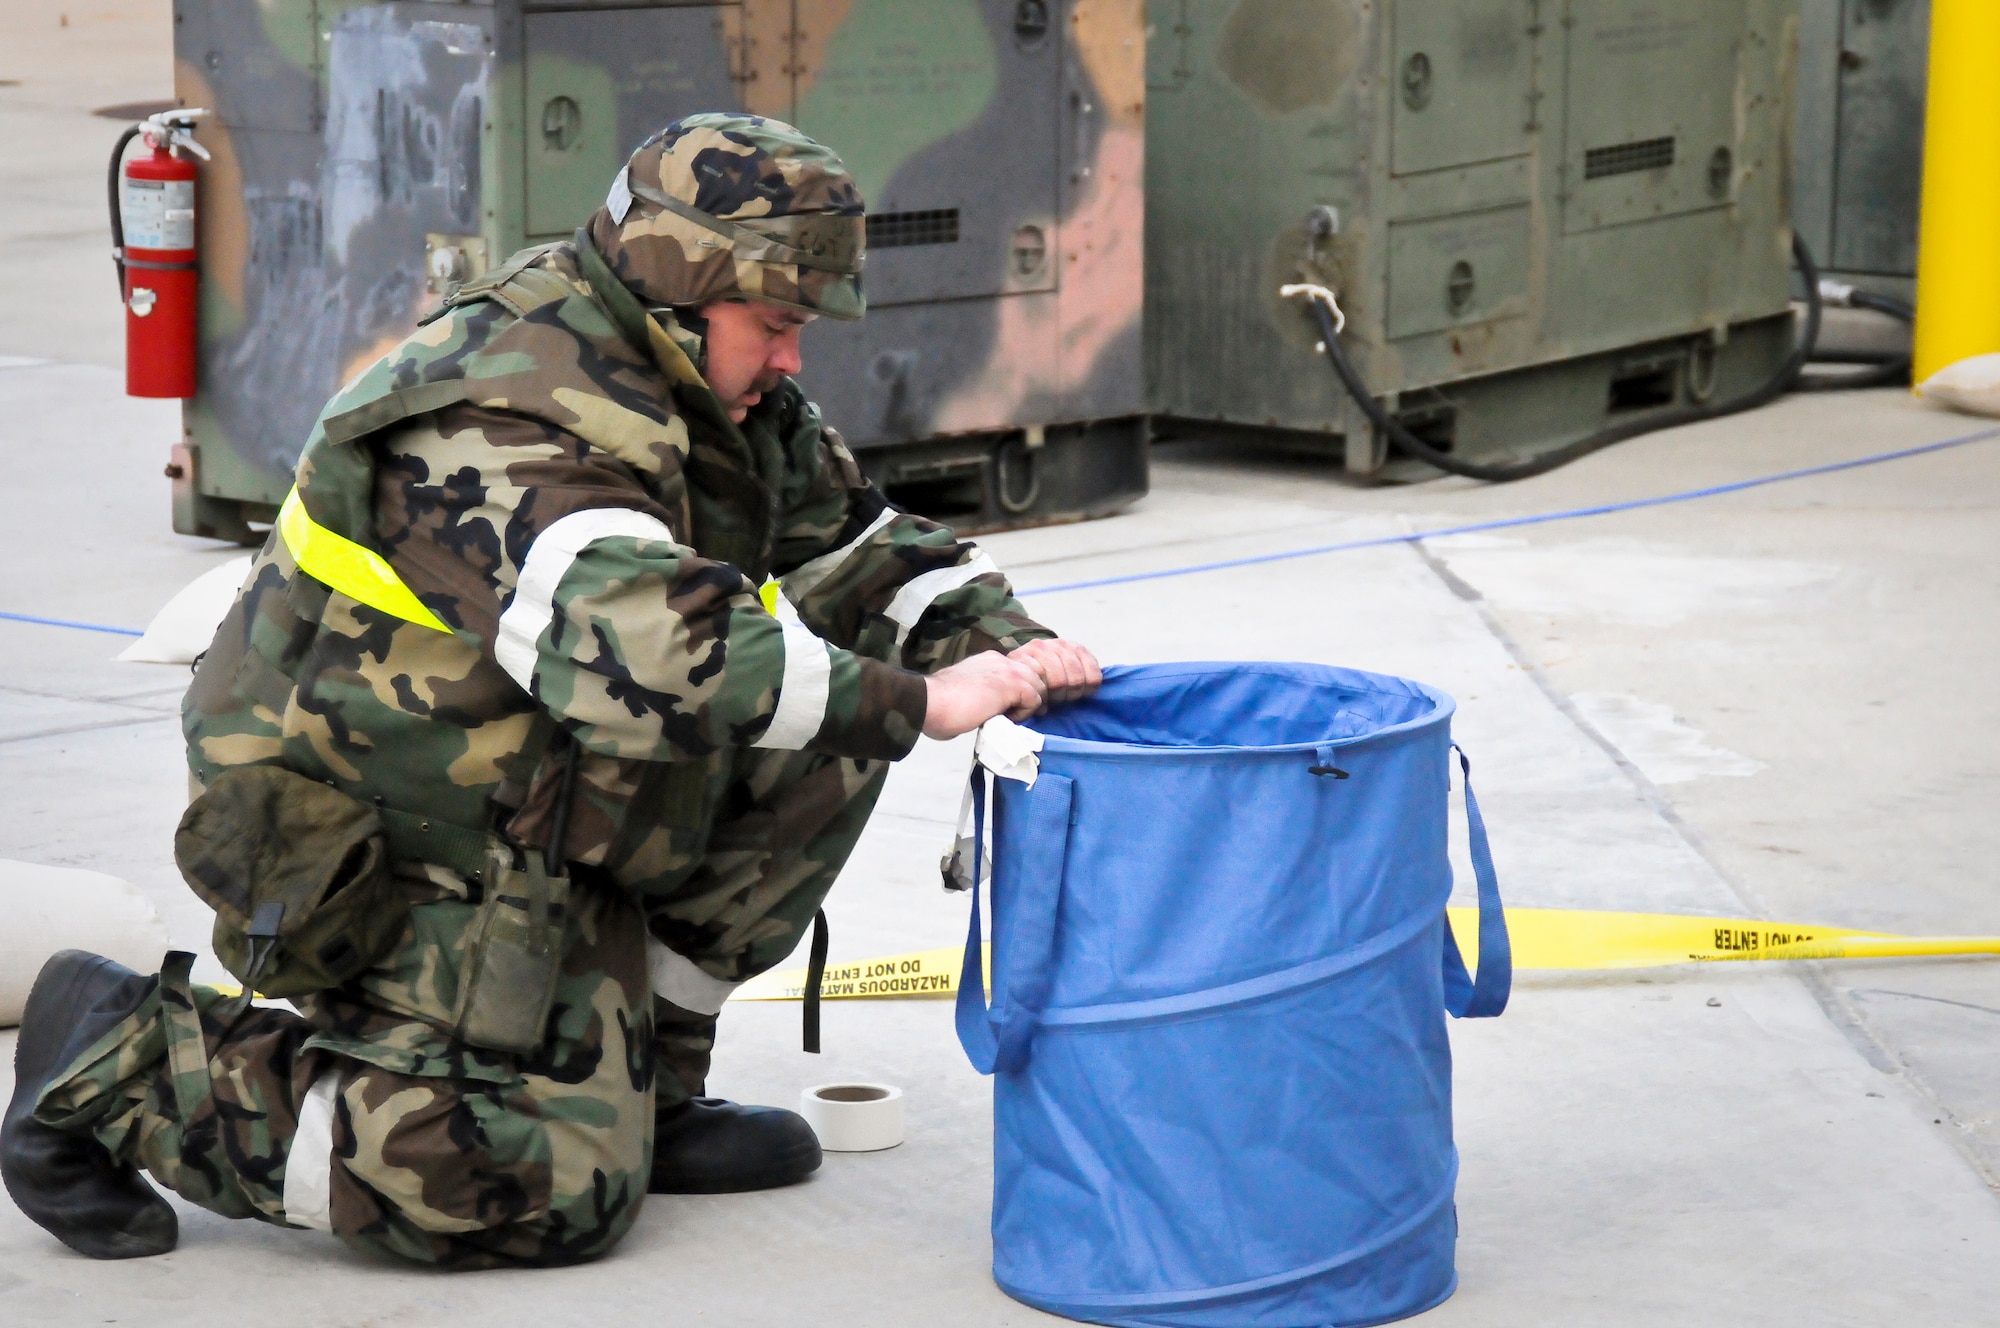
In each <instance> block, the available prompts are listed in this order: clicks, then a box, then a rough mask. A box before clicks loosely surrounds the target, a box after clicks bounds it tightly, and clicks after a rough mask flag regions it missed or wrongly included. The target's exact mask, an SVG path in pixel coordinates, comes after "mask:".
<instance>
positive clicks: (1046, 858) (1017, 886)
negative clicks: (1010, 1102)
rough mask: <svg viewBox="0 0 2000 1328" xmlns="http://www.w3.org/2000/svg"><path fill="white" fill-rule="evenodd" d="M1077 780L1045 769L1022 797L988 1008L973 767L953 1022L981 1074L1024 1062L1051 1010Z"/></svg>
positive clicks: (979, 778)
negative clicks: (967, 906)
mask: <svg viewBox="0 0 2000 1328" xmlns="http://www.w3.org/2000/svg"><path fill="white" fill-rule="evenodd" d="M1075 792H1076V786H1075V783H1074V782H1073V781H1071V780H1068V779H1065V778H1064V777H1062V776H1061V775H1051V774H1049V773H1048V772H1046V771H1044V772H1043V773H1042V774H1041V776H1040V777H1039V778H1038V779H1036V780H1035V783H1034V785H1033V786H1032V787H1031V788H1030V789H1029V790H1028V791H1027V792H1026V794H1025V795H1024V807H1023V813H1024V815H1025V816H1026V817H1027V825H1026V827H1025V833H1023V834H1022V835H1021V836H1020V837H1019V840H1018V841H1017V842H1018V843H1019V845H1020V848H1021V858H1020V861H1019V862H1018V863H1017V864H1016V869H1015V870H1013V871H1012V872H1011V873H1010V875H1009V879H1010V880H1011V881H1012V882H1014V885H1013V886H1012V887H1011V888H1012V889H1013V890H1015V891H1016V892H1017V897H1016V898H1013V899H1010V900H1009V901H1008V909H1009V913H1010V916H1011V917H1012V918H1013V919H1014V924H1013V927H1012V929H1011V932H1010V934H1009V936H1008V945H1007V947H1006V949H1005V951H1004V953H1003V952H1002V950H1001V949H1000V948H999V947H997V946H996V947H995V949H994V955H993V1005H992V1008H991V1009H988V1008H987V1005H986V979H985V974H984V972H983V971H982V969H983V965H982V964H981V962H980V960H981V956H980V950H981V945H980V941H981V937H980V933H979V885H980V875H981V873H980V863H981V859H982V858H984V857H985V854H983V853H981V852H980V851H979V850H978V848H977V845H978V844H979V843H980V842H981V841H982V840H983V839H984V837H985V827H986V771H985V770H984V769H982V768H981V767H980V766H979V765H978V763H976V762H975V763H974V765H973V767H972V840H973V844H974V846H975V847H974V850H973V854H972V917H971V921H970V922H969V923H968V924H967V926H966V933H965V959H964V967H963V968H962V969H961V970H960V971H959V973H960V976H959V980H958V1006H957V1009H956V1010H955V1012H954V1018H953V1022H954V1023H955V1024H956V1025H957V1027H958V1041H959V1045H960V1046H962V1047H964V1048H965V1055H966V1059H968V1060H970V1061H971V1062H972V1066H973V1068H974V1069H976V1070H978V1071H979V1072H980V1073H981V1074H992V1073H993V1072H994V1071H995V1070H1014V1069H1018V1068H1020V1067H1021V1066H1022V1065H1024V1064H1026V1062H1027V1059H1028V1049H1029V1047H1030V1045H1031V1044H1032V1043H1033V1042H1034V1038H1035V1030H1036V1029H1037V1028H1038V1027H1039V1026H1040V1023H1041V1013H1042V1011H1043V1010H1044V1009H1046V1008H1047V1007H1048V997H1049V986H1050V983H1051V980H1052V978H1053V975H1054V968H1055V949H1056V911H1057V908H1058V906H1059V905H1060V904H1061V902H1062V885H1063V862H1064V859H1065V858H1066V857H1067V856H1068V852H1069V826H1070V813H1071V809H1072V808H1073V807H1074V805H1075Z"/></svg>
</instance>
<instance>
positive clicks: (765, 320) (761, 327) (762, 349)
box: [701, 300, 814, 424]
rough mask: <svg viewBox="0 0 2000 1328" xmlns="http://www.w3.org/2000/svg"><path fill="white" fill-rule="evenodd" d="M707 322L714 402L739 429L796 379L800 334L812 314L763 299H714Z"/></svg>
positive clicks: (705, 309) (707, 374) (707, 372)
mask: <svg viewBox="0 0 2000 1328" xmlns="http://www.w3.org/2000/svg"><path fill="white" fill-rule="evenodd" d="M701 316H702V317H703V318H705V319H707V320H708V363H707V366H706V367H705V368H704V369H703V371H702V377H704V378H706V379H708V386H709V388H710V389H711V390H712V391H714V393H715V399H716V400H717V401H720V402H721V403H722V408H723V410H725V411H727V412H728V413H729V418H730V420H731V421H732V422H734V423H736V424H741V423H743V417H744V416H745V415H747V414H749V413H750V408H751V407H752V406H754V405H756V404H757V403H758V402H759V401H762V400H763V399H764V394H765V393H766V392H769V391H770V390H771V389H772V388H775V387H776V386H777V385H778V382H779V380H780V379H783V378H786V377H789V376H790V375H792V374H795V373H797V372H798V371H799V369H800V368H801V367H802V365H803V363H804V361H802V360H800V358H799V330H800V329H801V328H803V327H804V326H805V325H806V324H807V323H810V322H811V321H812V320H813V318H814V315H812V314H804V313H800V312H799V311H798V310H796V309H787V308H785V307H784V306H783V305H777V304H771V303H769V302H768V301H765V300H713V301H710V302H709V303H708V304H704V305H703V306H702V307H701Z"/></svg>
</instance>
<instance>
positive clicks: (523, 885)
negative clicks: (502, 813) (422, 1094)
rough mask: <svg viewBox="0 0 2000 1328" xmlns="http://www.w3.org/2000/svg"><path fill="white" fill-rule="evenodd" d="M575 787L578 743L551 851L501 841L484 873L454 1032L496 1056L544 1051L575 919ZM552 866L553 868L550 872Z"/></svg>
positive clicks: (491, 843)
mask: <svg viewBox="0 0 2000 1328" xmlns="http://www.w3.org/2000/svg"><path fill="white" fill-rule="evenodd" d="M575 786H576V744H575V743H574V742H571V743H569V750H568V759H567V760H566V761H565V763H564V765H563V772H562V783H561V785H560V791H559V792H558V793H557V795H556V807H555V814H554V817H553V818H552V823H551V826H550V833H549V846H548V849H547V851H546V852H545V851H543V850H542V849H536V848H531V849H517V848H515V847H514V846H513V845H512V844H509V843H507V842H506V841H505V840H502V839H501V838H500V837H499V836H497V835H495V836H492V837H491V838H489V840H488V841H487V848H486V870H485V871H484V872H483V873H481V876H482V879H483V880H484V881H485V893H484V895H483V896H482V897H481V899H480V901H479V912H478V914H477V916H475V917H474V918H473V921H472V930H471V932H470V934H469V935H468V936H467V937H466V942H465V966H464V967H463V968H462V969H460V971H459V975H458V1008H457V1010H456V1011H455V1012H454V1014H453V1016H452V1032H453V1034H454V1035H455V1036H456V1037H457V1038H458V1039H459V1040H460V1041H462V1042H468V1043H471V1044H472V1045H473V1046H475V1047H485V1048H487V1049H489V1050H491V1051H505V1052H513V1053H517V1054H518V1053H522V1052H529V1051H533V1050H534V1049H535V1048H536V1047H539V1046H540V1045H541V1044H542V1034H543V1031H544V1029H545V1027H546V1026H547V1024H548V1020H549V1007H550V1006H551V1005H553V1004H554V1003H555V998H556V982H557V981H558V980H559V979H560V978H561V977H562V961H563V933H564V930H565V924H566V923H567V921H568V917H569V870H568V867H567V865H566V861H565V858H564V853H563V849H564V845H565V842H566V841H567V839H568V832H569V805H570V800H571V798H572V797H573V795H574V791H575ZM552 866H553V869H551V868H552Z"/></svg>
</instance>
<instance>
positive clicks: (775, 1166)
mask: <svg viewBox="0 0 2000 1328" xmlns="http://www.w3.org/2000/svg"><path fill="white" fill-rule="evenodd" d="M653 1128H654V1139H653V1148H654V1152H653V1172H652V1175H651V1176H650V1177H649V1178H648V1183H647V1185H646V1192H647V1193H648V1194H743V1193H746V1192H748V1191H751V1190H775V1189H777V1188H779V1187H780V1186H785V1185H796V1184H798V1183H799V1182H800V1181H802V1180H804V1179H805V1178H806V1177H807V1176H810V1175H812V1173H813V1172H815V1171H817V1170H819V1165H820V1159H821V1152H820V1146H819V1139H818V1138H817V1137H816V1136H815V1135H814V1134H813V1132H812V1127H811V1126H809V1125H807V1124H806V1122H805V1120H804V1118H803V1117H801V1116H799V1114H798V1113H797V1112H792V1111H785V1110H783V1109H782V1108H779V1107H744V1106H738V1105H737V1104H735V1103H733V1102H724V1101H722V1100H721V1099H720V1098H706V1097H704V1098H695V1099H694V1100H693V1101H691V1102H688V1103H686V1104H685V1105H684V1106H683V1107H681V1108H679V1109H677V1110H674V1111H671V1112H669V1113H668V1114H667V1115H665V1116H664V1117H656V1118H655V1121H654V1127H653ZM674 1157H678V1158H679V1159H680V1161H679V1163H678V1164H676V1163H675V1162H674V1161H673V1160H672V1159H673V1158H674Z"/></svg>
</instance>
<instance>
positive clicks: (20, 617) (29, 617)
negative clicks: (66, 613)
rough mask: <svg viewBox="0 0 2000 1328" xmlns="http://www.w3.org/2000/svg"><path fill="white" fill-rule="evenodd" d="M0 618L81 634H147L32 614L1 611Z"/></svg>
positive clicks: (127, 628) (129, 629) (100, 624)
mask: <svg viewBox="0 0 2000 1328" xmlns="http://www.w3.org/2000/svg"><path fill="white" fill-rule="evenodd" d="M0 618H4V619H6V620H7V621H8V622H24V623H37V624H39V625H41V626H43V627H73V628H75V629H76V630H77V631H79V632H109V633H110V634H111V635H113V636H144V635H145V633H144V632H141V631H135V630H134V629H132V628H130V627H106V626H105V625H104V624H103V623H87V622H72V621H71V620H70V619H68V618H42V617H37V616H36V615H35V614H32V613H8V612H6V611H5V610H0Z"/></svg>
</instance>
